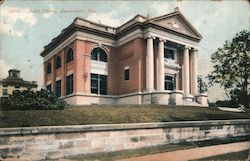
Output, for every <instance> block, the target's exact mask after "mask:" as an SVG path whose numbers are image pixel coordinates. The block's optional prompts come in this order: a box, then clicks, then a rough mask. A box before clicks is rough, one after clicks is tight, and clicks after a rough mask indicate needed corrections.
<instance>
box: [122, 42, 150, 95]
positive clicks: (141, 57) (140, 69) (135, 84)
mask: <svg viewBox="0 0 250 161" xmlns="http://www.w3.org/2000/svg"><path fill="white" fill-rule="evenodd" d="M145 45H146V44H145V41H144V39H142V38H137V39H134V40H132V41H130V42H128V43H126V44H124V45H122V46H121V47H120V48H119V49H118V51H117V54H119V58H118V60H119V65H118V68H117V69H118V75H117V76H118V79H119V87H118V89H119V91H118V94H128V93H133V92H138V91H142V90H143V89H145V81H144V80H145V56H146V55H145ZM126 66H129V71H130V79H129V80H126V81H125V80H124V67H126Z"/></svg>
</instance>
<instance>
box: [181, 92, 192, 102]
mask: <svg viewBox="0 0 250 161" xmlns="http://www.w3.org/2000/svg"><path fill="white" fill-rule="evenodd" d="M183 100H184V101H188V102H193V101H194V96H193V95H191V94H184V95H183Z"/></svg>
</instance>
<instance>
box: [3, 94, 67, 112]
mask: <svg viewBox="0 0 250 161" xmlns="http://www.w3.org/2000/svg"><path fill="white" fill-rule="evenodd" d="M1 106H2V110H62V109H64V108H65V107H67V106H68V105H67V103H66V102H65V101H63V100H59V99H58V98H57V97H56V96H55V95H54V94H53V93H49V92H48V91H47V90H44V89H41V91H37V92H34V91H31V90H24V91H14V93H13V95H11V96H10V97H8V98H4V99H2V101H1Z"/></svg>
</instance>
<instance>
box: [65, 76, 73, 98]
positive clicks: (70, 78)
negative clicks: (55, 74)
mask: <svg viewBox="0 0 250 161" xmlns="http://www.w3.org/2000/svg"><path fill="white" fill-rule="evenodd" d="M73 92H74V75H73V74H70V75H68V76H67V77H66V95H70V94H73Z"/></svg>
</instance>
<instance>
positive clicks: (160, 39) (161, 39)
mask: <svg viewBox="0 0 250 161" xmlns="http://www.w3.org/2000/svg"><path fill="white" fill-rule="evenodd" d="M159 41H163V42H167V40H165V39H163V38H159Z"/></svg>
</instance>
